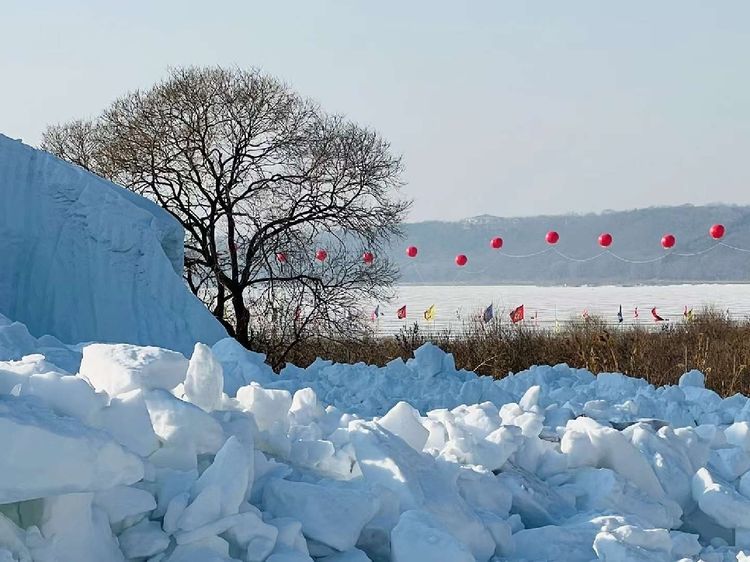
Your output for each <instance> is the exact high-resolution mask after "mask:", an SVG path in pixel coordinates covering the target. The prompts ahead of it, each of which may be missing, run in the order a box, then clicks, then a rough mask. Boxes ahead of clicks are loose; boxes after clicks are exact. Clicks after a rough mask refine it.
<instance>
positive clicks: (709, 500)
mask: <svg viewBox="0 0 750 562" xmlns="http://www.w3.org/2000/svg"><path fill="white" fill-rule="evenodd" d="M693 499H694V500H695V501H697V502H698V507H699V508H700V509H701V511H703V512H704V513H705V514H706V515H708V516H709V517H711V518H712V519H713V520H714V521H716V522H717V523H718V524H719V525H721V526H723V527H726V528H728V529H736V528H738V527H745V526H747V522H748V521H750V499H748V498H746V497H744V496H743V495H741V494H739V493H737V492H736V491H735V490H734V489H733V488H731V487H729V486H727V485H725V484H722V483H721V482H720V481H718V480H717V479H716V478H714V477H713V476H712V475H711V473H710V472H709V471H708V470H706V469H705V468H701V469H699V470H698V472H696V473H695V476H693Z"/></svg>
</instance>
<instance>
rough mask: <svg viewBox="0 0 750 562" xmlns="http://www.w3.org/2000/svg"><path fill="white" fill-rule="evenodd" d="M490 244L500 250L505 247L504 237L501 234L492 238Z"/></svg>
mask: <svg viewBox="0 0 750 562" xmlns="http://www.w3.org/2000/svg"><path fill="white" fill-rule="evenodd" d="M490 246H492V247H493V248H494V249H495V250H499V249H500V248H502V247H503V239H502V238H500V237H499V236H498V237H496V238H493V239H492V240H490Z"/></svg>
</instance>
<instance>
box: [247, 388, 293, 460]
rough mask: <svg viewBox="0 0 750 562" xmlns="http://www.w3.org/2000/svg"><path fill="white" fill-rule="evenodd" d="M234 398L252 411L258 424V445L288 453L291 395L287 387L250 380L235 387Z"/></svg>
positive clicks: (261, 447) (275, 451) (262, 447)
mask: <svg viewBox="0 0 750 562" xmlns="http://www.w3.org/2000/svg"><path fill="white" fill-rule="evenodd" d="M237 400H238V401H239V403H240V405H241V407H242V408H243V409H244V410H246V411H248V412H250V413H251V414H252V416H253V419H254V420H255V423H256V425H257V427H258V431H259V434H258V436H257V441H256V445H257V447H258V448H259V449H262V450H265V451H268V452H271V453H282V454H287V453H288V450H289V447H290V444H289V440H288V433H289V408H291V406H292V395H291V394H290V393H289V392H287V391H286V390H273V389H265V388H263V387H261V386H259V385H258V384H256V383H251V384H249V385H248V386H243V387H242V388H240V389H239V390H238V391H237Z"/></svg>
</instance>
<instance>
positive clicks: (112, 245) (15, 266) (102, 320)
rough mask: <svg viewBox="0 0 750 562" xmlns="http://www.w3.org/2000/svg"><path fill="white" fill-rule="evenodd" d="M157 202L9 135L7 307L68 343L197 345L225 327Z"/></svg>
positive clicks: (1, 226)
mask: <svg viewBox="0 0 750 562" xmlns="http://www.w3.org/2000/svg"><path fill="white" fill-rule="evenodd" d="M182 239H183V234H182V229H181V227H180V226H179V224H177V223H176V221H174V219H172V217H171V216H170V215H169V214H167V213H166V212H165V211H163V210H162V209H161V208H159V207H158V206H157V205H154V204H153V203H151V202H149V201H147V200H146V199H143V198H142V197H139V196H138V195H136V194H134V193H132V192H129V191H127V190H125V189H122V188H120V187H118V186H116V185H114V184H112V183H110V182H107V181H105V180H102V179H101V178H98V177H96V176H94V175H92V174H89V173H88V172H85V171H84V170H82V169H79V168H77V167H75V166H71V165H69V164H67V163H65V162H63V161H61V160H59V159H57V158H55V157H54V156H51V155H49V154H46V153H44V152H41V151H37V150H34V149H33V148H31V147H28V146H25V145H23V144H22V143H20V142H18V141H14V140H11V139H9V138H7V137H5V136H3V135H0V313H2V314H4V315H6V316H8V317H10V318H13V319H14V320H17V321H19V322H23V323H24V324H26V326H27V327H28V329H29V331H30V332H31V333H32V334H34V335H36V336H41V335H43V334H51V335H53V336H55V337H57V338H59V339H60V340H62V341H65V342H71V343H74V342H81V341H90V340H95V341H113V342H130V343H138V344H151V345H160V346H164V347H169V348H171V349H176V350H179V351H182V352H189V351H190V350H191V349H192V347H193V344H194V343H195V342H196V341H203V342H206V343H214V342H215V341H217V340H218V339H220V338H222V337H223V336H225V335H226V334H225V332H224V329H223V328H222V327H221V325H220V324H219V323H218V322H217V321H216V320H215V319H214V318H213V317H212V316H211V314H210V313H209V312H208V311H207V310H206V309H205V308H204V307H203V306H202V305H201V303H200V302H198V301H197V300H196V299H195V298H194V297H193V296H192V295H191V294H190V292H189V291H188V290H187V289H186V288H185V287H184V285H183V281H182V279H181V277H180V275H179V272H180V271H181V269H182V256H183V254H182V252H183V250H182Z"/></svg>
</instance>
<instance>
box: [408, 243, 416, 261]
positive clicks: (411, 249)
mask: <svg viewBox="0 0 750 562" xmlns="http://www.w3.org/2000/svg"><path fill="white" fill-rule="evenodd" d="M406 255H407V256H409V257H410V258H416V257H417V247H416V246H409V247H408V248H406Z"/></svg>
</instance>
